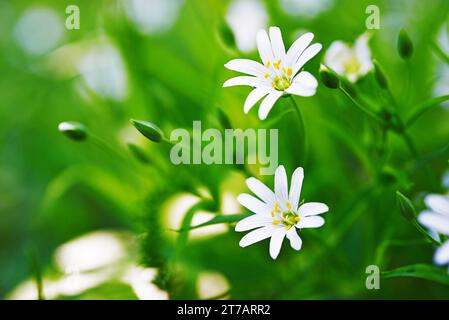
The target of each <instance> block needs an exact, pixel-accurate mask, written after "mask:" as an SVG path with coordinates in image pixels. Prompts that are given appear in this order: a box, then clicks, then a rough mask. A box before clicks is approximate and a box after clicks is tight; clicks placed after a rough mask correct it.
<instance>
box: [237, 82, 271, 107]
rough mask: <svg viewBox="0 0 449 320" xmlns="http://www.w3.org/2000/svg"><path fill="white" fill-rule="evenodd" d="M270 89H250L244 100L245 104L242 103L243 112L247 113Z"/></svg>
mask: <svg viewBox="0 0 449 320" xmlns="http://www.w3.org/2000/svg"><path fill="white" fill-rule="evenodd" d="M270 91H271V90H270V89H266V88H264V87H259V88H256V89H254V90H253V91H251V92H250V93H249V95H248V97H247V98H246V100H245V104H244V105H243V112H244V113H248V112H249V110H251V108H252V107H253V106H254V105H255V104H256V103H257V101H259V100H260V99H262V98H263V97H265V96H266V95H267V94H268V93H270Z"/></svg>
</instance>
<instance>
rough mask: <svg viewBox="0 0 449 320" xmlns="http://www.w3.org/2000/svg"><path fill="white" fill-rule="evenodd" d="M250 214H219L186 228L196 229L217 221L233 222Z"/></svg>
mask: <svg viewBox="0 0 449 320" xmlns="http://www.w3.org/2000/svg"><path fill="white" fill-rule="evenodd" d="M248 216H250V214H248V213H238V214H230V215H219V216H215V217H213V218H212V219H210V220H209V221H206V222H204V223H200V224H198V225H196V226H190V227H188V229H187V230H193V229H197V228H201V227H206V226H210V225H213V224H219V223H233V222H237V221H240V220H242V219H243V218H246V217H248ZM177 231H178V232H181V231H184V228H183V229H180V230H177Z"/></svg>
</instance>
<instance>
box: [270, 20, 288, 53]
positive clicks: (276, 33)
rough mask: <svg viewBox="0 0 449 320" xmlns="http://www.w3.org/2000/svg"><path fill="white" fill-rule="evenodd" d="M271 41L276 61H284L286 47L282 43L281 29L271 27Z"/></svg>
mask: <svg viewBox="0 0 449 320" xmlns="http://www.w3.org/2000/svg"><path fill="white" fill-rule="evenodd" d="M269 32H270V40H271V48H272V50H273V55H274V59H275V60H284V58H285V46H284V41H282V34H281V29H279V28H278V27H270V31H269Z"/></svg>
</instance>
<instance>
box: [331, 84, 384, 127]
mask: <svg viewBox="0 0 449 320" xmlns="http://www.w3.org/2000/svg"><path fill="white" fill-rule="evenodd" d="M338 89H339V90H340V91H341V92H342V93H343V94H344V95H345V96H346V97H347V98H348V99H349V100H351V102H352V103H353V104H354V105H355V106H356V107H357V108H358V109H359V110H360V111H362V112H363V113H365V114H366V115H367V116H369V117H370V118H371V119H373V120H375V121H377V122H379V124H381V125H383V126H385V125H386V123H385V121H384V120H383V119H382V118H381V117H379V116H378V115H377V114H375V113H374V112H372V111H371V110H369V109H368V108H366V107H364V106H363V105H361V104H360V103H359V102H357V100H355V99H354V98H353V97H352V96H351V95H350V94H349V92H347V91H346V90H345V89H344V88H342V87H339V88H338Z"/></svg>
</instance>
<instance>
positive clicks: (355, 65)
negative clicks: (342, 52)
mask: <svg viewBox="0 0 449 320" xmlns="http://www.w3.org/2000/svg"><path fill="white" fill-rule="evenodd" d="M343 65H344V68H345V73H346V74H354V73H358V72H359V71H360V69H361V67H362V66H361V65H360V63H359V60H358V59H357V57H356V56H355V55H352V56H351V58H350V59H348V60H346V61H345V62H344V63H343Z"/></svg>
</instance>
